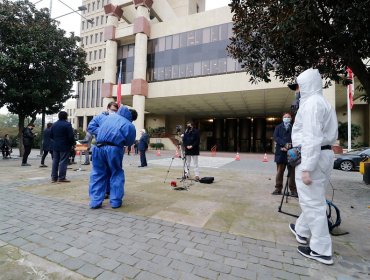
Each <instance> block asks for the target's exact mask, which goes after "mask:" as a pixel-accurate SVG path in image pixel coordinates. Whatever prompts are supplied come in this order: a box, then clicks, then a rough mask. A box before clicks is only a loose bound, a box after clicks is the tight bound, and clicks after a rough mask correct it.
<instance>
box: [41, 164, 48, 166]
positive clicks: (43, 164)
mask: <svg viewBox="0 0 370 280" xmlns="http://www.w3.org/2000/svg"><path fill="white" fill-rule="evenodd" d="M40 167H48V166H47V165H45V164H41V165H40Z"/></svg>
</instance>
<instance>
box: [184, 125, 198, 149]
mask: <svg viewBox="0 0 370 280" xmlns="http://www.w3.org/2000/svg"><path fill="white" fill-rule="evenodd" d="M182 142H183V144H184V147H185V155H187V156H198V155H199V143H200V137H199V131H198V130H197V129H195V128H193V129H191V130H189V129H187V130H186V131H185V133H184V137H183V138H182ZM187 146H193V148H191V149H188V148H187Z"/></svg>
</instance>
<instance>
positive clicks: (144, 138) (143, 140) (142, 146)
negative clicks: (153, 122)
mask: <svg viewBox="0 0 370 280" xmlns="http://www.w3.org/2000/svg"><path fill="white" fill-rule="evenodd" d="M140 133H141V137H140V139H139V144H138V150H139V151H140V165H139V166H138V167H145V166H148V163H147V161H146V155H145V152H146V150H147V149H148V134H147V133H146V131H145V129H142V130H141V131H140Z"/></svg>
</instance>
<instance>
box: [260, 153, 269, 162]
mask: <svg viewBox="0 0 370 280" xmlns="http://www.w3.org/2000/svg"><path fill="white" fill-rule="evenodd" d="M268 161H269V160H268V159H267V154H266V153H265V155H264V156H263V160H262V162H268Z"/></svg>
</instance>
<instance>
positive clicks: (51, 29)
mask: <svg viewBox="0 0 370 280" xmlns="http://www.w3.org/2000/svg"><path fill="white" fill-rule="evenodd" d="M79 41H80V38H79V37H77V36H75V35H74V34H73V33H71V34H70V35H69V36H66V34H65V31H64V30H62V29H60V28H58V22H57V21H55V20H53V19H51V18H50V14H49V11H48V9H41V10H37V9H36V8H35V6H34V5H33V4H32V3H30V2H29V1H27V0H24V1H17V2H12V1H9V0H4V1H1V2H0V107H2V106H4V105H5V106H6V107H7V109H8V111H9V112H10V113H13V114H17V115H18V116H19V121H18V129H19V139H20V141H21V143H20V149H22V147H23V145H22V129H23V127H24V125H25V119H26V118H27V117H30V118H31V122H34V121H35V119H36V115H37V114H40V113H45V114H54V113H57V112H58V111H59V110H60V109H61V108H62V107H63V102H65V101H66V100H67V99H69V98H70V97H72V95H71V88H72V86H73V82H74V81H83V80H84V76H85V75H90V74H92V72H93V71H92V70H91V69H89V66H88V64H87V63H86V61H85V60H86V53H85V51H84V50H83V49H82V48H80V47H78V46H77V42H79ZM22 151H23V150H21V154H22Z"/></svg>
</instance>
